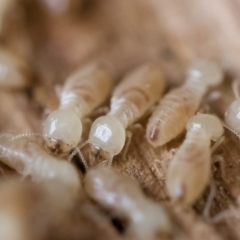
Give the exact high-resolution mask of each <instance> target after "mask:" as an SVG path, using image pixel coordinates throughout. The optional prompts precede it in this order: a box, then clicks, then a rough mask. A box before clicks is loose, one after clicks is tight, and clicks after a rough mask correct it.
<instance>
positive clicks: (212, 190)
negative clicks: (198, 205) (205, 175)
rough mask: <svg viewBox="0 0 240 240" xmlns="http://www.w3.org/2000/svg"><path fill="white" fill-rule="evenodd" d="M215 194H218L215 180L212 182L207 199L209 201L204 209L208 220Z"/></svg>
mask: <svg viewBox="0 0 240 240" xmlns="http://www.w3.org/2000/svg"><path fill="white" fill-rule="evenodd" d="M215 195H216V184H215V182H214V181H212V182H211V184H210V193H209V196H208V199H207V203H206V206H205V208H204V210H203V216H204V217H205V218H206V220H207V221H209V212H210V209H211V206H212V203H213V200H214V197H215Z"/></svg>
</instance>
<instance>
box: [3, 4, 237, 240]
mask: <svg viewBox="0 0 240 240" xmlns="http://www.w3.org/2000/svg"><path fill="white" fill-rule="evenodd" d="M39 1H40V0H39ZM39 1H32V0H23V1H20V3H19V5H18V6H17V7H16V8H14V9H13V10H12V12H11V13H9V16H8V19H7V21H6V23H5V28H4V36H3V38H2V44H3V45H4V46H6V47H8V48H10V49H11V50H13V51H14V52H15V53H16V54H18V55H20V56H22V57H24V58H26V59H27V61H28V62H29V65H30V66H31V67H32V69H33V72H34V76H35V77H34V79H33V84H32V86H31V87H30V89H28V90H27V91H22V92H6V91H4V90H2V91H1V92H0V115H1V120H0V129H1V131H5V130H12V131H17V132H29V131H33V132H40V131H41V122H42V119H43V118H44V116H45V114H47V113H48V112H49V111H51V110H52V109H55V108H56V107H57V106H58V101H57V97H56V94H55V92H54V87H55V85H56V84H61V83H62V82H63V81H64V79H65V78H66V77H67V76H68V74H70V73H71V71H72V70H73V69H75V68H76V67H79V66H81V65H84V64H85V63H88V62H91V61H95V60H101V61H103V62H104V63H106V64H107V65H108V66H109V68H110V69H111V71H112V73H113V76H114V79H115V80H116V82H117V81H119V80H120V78H121V77H122V76H123V75H124V74H125V73H126V72H127V71H128V70H130V69H131V68H133V67H134V66H137V65H139V64H140V63H143V62H147V61H158V62H160V64H161V66H162V68H163V71H164V73H165V75H166V78H167V80H168V84H169V86H171V85H179V84H180V83H181V82H183V80H184V74H185V71H186V67H187V66H188V64H189V63H190V62H191V61H192V60H194V59H195V58H209V59H213V60H216V61H217V62H219V63H220V64H221V65H222V67H223V68H224V70H225V72H226V74H227V75H228V77H226V81H225V83H224V84H223V85H222V86H220V87H219V88H218V89H215V90H214V92H212V93H211V94H209V95H208V96H209V97H208V98H206V99H207V101H206V102H205V103H206V104H208V105H209V108H208V109H209V111H210V112H213V113H216V114H217V115H218V116H220V117H221V118H222V117H223V115H224V111H225V109H226V107H227V105H228V104H229V103H230V102H231V100H232V99H233V95H232V93H231V89H230V84H231V80H232V78H233V77H235V76H237V75H238V74H239V71H240V70H239V69H240V68H239V63H240V54H239V53H240V25H239V13H240V1H239V0H221V1H218V0H212V1H209V0H208V1H207V0H179V1H175V0H149V1H144V0H132V1H128V0H121V1H118V0H91V1H88V0H85V3H84V4H83V7H82V10H81V11H80V12H79V13H78V17H77V18H73V19H71V18H70V19H67V18H66V19H58V18H54V17H52V16H51V15H50V14H49V13H47V12H45V11H44V10H43V9H42V8H41V7H40V5H39ZM219 93H220V94H219ZM141 124H142V127H140V128H138V126H133V129H131V131H132V132H133V138H132V141H131V144H130V147H129V151H128V154H127V157H126V158H123V156H122V155H119V156H117V157H116V158H115V159H114V161H113V167H115V168H117V169H119V170H120V171H123V172H125V173H127V174H129V175H130V176H132V177H133V178H136V179H137V180H138V181H139V182H140V183H141V185H142V188H143V189H144V191H145V192H146V194H148V196H150V197H151V198H153V199H155V200H156V201H161V202H164V203H166V205H168V206H171V208H173V209H172V210H171V214H172V216H173V219H174V221H175V222H176V225H177V226H178V230H176V231H179V232H180V233H181V234H179V235H178V237H177V239H196V240H200V239H240V230H239V225H240V221H239V220H237V219H229V220H227V221H223V222H222V223H219V224H216V225H214V224H210V223H208V221H207V220H208V219H206V218H204V217H203V215H202V213H203V209H204V207H205V205H206V202H207V198H208V195H209V192H210V191H209V188H208V189H207V190H206V191H205V193H204V194H203V196H202V197H201V198H200V199H199V200H198V202H197V203H196V204H195V206H194V207H193V209H191V210H186V211H182V210H181V211H180V210H179V209H177V208H176V209H175V208H174V207H172V205H171V203H170V202H169V199H168V197H167V194H166V190H165V173H166V170H167V166H168V162H169V161H170V160H171V158H172V154H173V152H172V151H171V149H173V148H177V147H178V146H179V144H180V143H181V141H182V139H183V137H184V135H183V136H180V137H179V138H177V139H176V140H174V141H172V142H171V143H169V144H168V145H167V146H164V147H163V148H161V149H154V148H152V147H151V146H150V145H149V144H148V143H147V141H146V138H145V125H146V122H145V120H143V121H142V122H141ZM86 129H87V128H86ZM136 129H137V130H136ZM86 132H87V131H86ZM85 135H86V134H85ZM225 136H226V139H225V141H224V143H223V144H222V145H221V146H220V147H219V148H218V149H217V151H216V152H215V153H214V154H220V155H222V156H223V157H224V159H225V174H226V178H225V179H223V178H222V176H221V172H220V167H219V164H214V165H213V167H212V172H213V176H214V181H215V183H216V186H217V192H216V196H215V199H214V201H213V204H212V206H211V210H210V216H214V215H216V214H217V213H219V212H221V211H222V210H224V209H227V208H229V207H233V206H235V207H236V208H238V201H237V200H238V196H239V193H240V180H239V179H240V178H239V174H240V173H239V169H240V158H239V156H240V147H239V139H237V138H236V137H235V136H233V134H232V133H231V132H229V131H228V130H226V131H225ZM196 171H197V169H196ZM72 228H73V229H72V231H74V227H72ZM64 234H65V233H64ZM74 237H75V236H74ZM74 237H72V238H71V239H75V238H74ZM94 239H95V238H94ZM96 239H98V238H96ZM99 239H101V238H100V237H99Z"/></svg>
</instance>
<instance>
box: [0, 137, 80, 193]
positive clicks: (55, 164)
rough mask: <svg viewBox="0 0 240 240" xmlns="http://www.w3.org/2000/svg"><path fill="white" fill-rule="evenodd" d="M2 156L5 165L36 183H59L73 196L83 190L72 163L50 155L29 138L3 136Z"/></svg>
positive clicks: (0, 154)
mask: <svg viewBox="0 0 240 240" xmlns="http://www.w3.org/2000/svg"><path fill="white" fill-rule="evenodd" d="M0 156H1V161H2V162H3V163H5V164H6V165H8V166H9V167H11V168H13V169H14V170H16V171H17V172H18V173H19V174H21V175H22V176H23V177H27V176H30V177H31V179H32V181H34V182H44V181H53V182H59V183H61V184H62V185H64V186H66V188H67V189H68V190H69V193H71V194H72V196H75V195H76V194H77V192H78V191H79V189H80V188H81V182H80V178H79V176H78V173H77V171H76V169H75V168H74V166H73V165H72V164H71V163H69V162H67V161H63V160H59V159H58V158H55V157H53V156H51V155H49V154H48V153H46V152H45V151H44V150H43V149H42V148H41V147H40V146H39V145H38V144H37V143H35V142H31V141H30V140H29V138H26V137H19V135H15V134H13V133H7V134H2V135H1V136H0Z"/></svg>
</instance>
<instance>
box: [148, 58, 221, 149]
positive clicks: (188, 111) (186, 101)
mask: <svg viewBox="0 0 240 240" xmlns="http://www.w3.org/2000/svg"><path fill="white" fill-rule="evenodd" d="M221 81H222V72H221V69H220V68H219V67H218V66H217V65H215V64H214V63H211V62H207V61H198V62H196V63H194V64H193V66H192V67H191V68H190V70H189V72H188V78H187V80H186V83H185V84H184V85H183V86H182V87H180V88H178V89H175V90H173V91H171V92H170V93H168V94H167V95H166V96H165V97H164V98H163V99H162V100H161V101H160V104H159V106H158V107H157V108H156V109H155V111H154V112H153V114H152V116H151V118H150V119H149V122H148V125H147V139H148V141H149V143H150V144H152V145H153V146H156V147H157V146H161V145H164V144H165V143H167V142H169V141H170V140H172V139H173V138H175V137H176V136H178V135H179V134H180V133H181V132H182V131H183V130H184V128H185V126H186V123H187V121H188V119H189V118H190V117H191V116H193V115H194V114H195V112H196V111H197V109H198V107H199V105H200V103H201V100H202V97H203V96H204V94H205V93H206V91H207V88H208V87H209V86H214V85H217V84H219V83H220V82H221Z"/></svg>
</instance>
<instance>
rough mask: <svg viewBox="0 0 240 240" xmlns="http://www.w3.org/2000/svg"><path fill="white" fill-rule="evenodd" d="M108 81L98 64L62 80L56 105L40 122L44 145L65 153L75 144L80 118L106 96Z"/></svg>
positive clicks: (54, 151)
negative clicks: (58, 102)
mask: <svg viewBox="0 0 240 240" xmlns="http://www.w3.org/2000/svg"><path fill="white" fill-rule="evenodd" d="M111 85H112V80H111V78H110V76H109V74H108V72H107V70H106V69H105V68H102V67H100V66H99V65H90V66H87V67H86V68H84V69H80V70H77V71H76V72H75V73H73V74H72V75H71V76H70V77H69V78H68V79H67V80H66V82H65V84H64V86H63V89H62V91H61V96H60V106H59V109H58V110H56V111H53V112H52V113H51V114H50V115H49V116H48V117H47V119H46V120H45V122H44V124H43V125H44V126H43V136H44V138H45V140H46V146H47V148H48V149H49V150H50V151H51V152H52V153H55V154H61V153H67V152H69V151H70V150H71V149H72V148H74V147H76V146H77V144H78V143H79V141H80V139H81V135H82V122H81V119H82V118H84V117H86V116H87V115H88V114H90V113H91V112H92V110H93V109H95V108H96V107H97V106H99V105H100V104H101V103H103V102H104V100H106V98H107V97H108V95H109V94H110V90H111Z"/></svg>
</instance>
